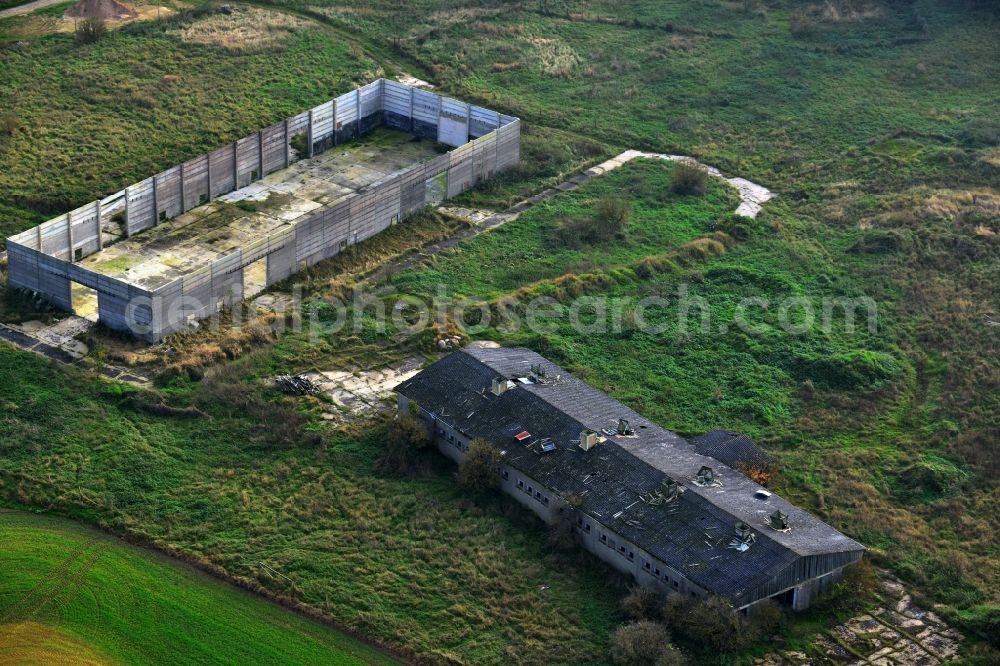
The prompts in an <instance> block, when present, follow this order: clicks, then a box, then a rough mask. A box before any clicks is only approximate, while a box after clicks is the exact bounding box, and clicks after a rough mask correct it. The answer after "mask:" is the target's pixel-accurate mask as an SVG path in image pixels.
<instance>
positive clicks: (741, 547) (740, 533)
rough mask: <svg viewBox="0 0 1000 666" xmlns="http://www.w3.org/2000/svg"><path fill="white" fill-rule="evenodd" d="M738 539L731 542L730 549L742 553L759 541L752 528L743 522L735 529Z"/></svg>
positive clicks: (737, 524)
mask: <svg viewBox="0 0 1000 666" xmlns="http://www.w3.org/2000/svg"><path fill="white" fill-rule="evenodd" d="M735 532H736V537H735V538H734V539H733V540H732V541H730V542H729V547H730V548H733V549H734V550H738V551H740V552H741V553H742V552H743V551H745V550H747V549H748V548H750V546H751V545H753V543H754V542H755V541H756V540H757V535H756V534H754V532H753V530H752V529H750V526H749V525H747V524H746V523H744V522H743V521H742V520H741V521H740V522H738V523H736V527H735Z"/></svg>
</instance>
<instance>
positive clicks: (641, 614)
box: [622, 585, 663, 620]
mask: <svg viewBox="0 0 1000 666" xmlns="http://www.w3.org/2000/svg"><path fill="white" fill-rule="evenodd" d="M662 605H663V596H662V595H661V594H660V592H659V591H658V590H657V589H656V588H655V587H653V586H651V585H637V586H635V587H631V588H629V592H628V594H627V595H625V597H624V598H622V611H623V612H624V613H625V615H627V616H628V617H629V618H631V619H633V620H651V619H653V618H655V617H657V615H658V614H659V611H660V608H662Z"/></svg>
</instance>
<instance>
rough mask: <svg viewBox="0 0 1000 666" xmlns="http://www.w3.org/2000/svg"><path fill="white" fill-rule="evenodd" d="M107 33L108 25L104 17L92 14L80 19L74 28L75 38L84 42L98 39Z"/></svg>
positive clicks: (89, 42) (87, 42)
mask: <svg viewBox="0 0 1000 666" xmlns="http://www.w3.org/2000/svg"><path fill="white" fill-rule="evenodd" d="M106 34H108V25H107V23H105V22H104V19H102V18H100V17H97V16H94V17H91V18H85V19H83V20H82V21H80V23H79V25H77V28H76V38H77V39H79V40H80V41H81V42H84V43H86V44H91V43H93V42H96V41H98V40H99V39H101V37H104V35H106Z"/></svg>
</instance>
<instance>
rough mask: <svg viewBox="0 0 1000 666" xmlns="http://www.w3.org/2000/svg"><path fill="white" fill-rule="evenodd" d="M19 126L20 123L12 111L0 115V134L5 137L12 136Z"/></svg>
mask: <svg viewBox="0 0 1000 666" xmlns="http://www.w3.org/2000/svg"><path fill="white" fill-rule="evenodd" d="M20 126H21V121H20V120H19V119H18V117H17V114H16V113H14V112H13V111H4V112H3V113H0V132H2V133H3V134H6V135H7V136H13V135H14V132H15V131H17V128H18V127H20Z"/></svg>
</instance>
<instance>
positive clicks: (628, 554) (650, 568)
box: [576, 518, 695, 596]
mask: <svg viewBox="0 0 1000 666" xmlns="http://www.w3.org/2000/svg"><path fill="white" fill-rule="evenodd" d="M576 525H577V527H578V528H580V529H581V530H582V531H583V532H584V533H586V534H590V532H591V526H590V523H589V522H588V521H585V520H584V519H583V518H577V519H576ZM598 540H599V541H600V542H601V543H603V544H604V545H605V546H607V547H608V548H611V549H612V550H614V551H615V552H617V553H618V554H619V555H621V556H622V557H624V558H625V559H627V560H628V561H629V562H634V561H635V552H634V551H633V550H632V549H630V548H628V547H627V546H626V545H625V544H620V543H618V542H617V541H615V540H614V539H613V538H610V537H608V535H607V534H603V533H601V535H600V537H599V539H598ZM639 561H640V562H642V569H643V571H645V572H647V573H650V574H652V575H654V576H656V577H657V578H661V579H662V580H664V581H665V582H667V583H670V584H671V585H672V586H673V588H674V589H675V590H676V589H679V588H680V581H678V580H677V579H674V578H671V577H670V576H668V575H667V573H666V572H665V571H664V572H661V571H660V567H658V566H656V565H655V564H653V563H652V562H650V561H649V560H647V559H645V558H642V557H640V558H639ZM691 594H692V596H694V595H695V593H694V592H692V593H691Z"/></svg>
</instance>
